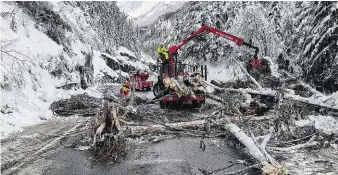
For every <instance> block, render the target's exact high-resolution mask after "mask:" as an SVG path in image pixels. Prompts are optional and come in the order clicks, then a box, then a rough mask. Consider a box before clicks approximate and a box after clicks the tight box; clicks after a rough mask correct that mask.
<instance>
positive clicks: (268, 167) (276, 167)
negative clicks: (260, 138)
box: [225, 123, 287, 175]
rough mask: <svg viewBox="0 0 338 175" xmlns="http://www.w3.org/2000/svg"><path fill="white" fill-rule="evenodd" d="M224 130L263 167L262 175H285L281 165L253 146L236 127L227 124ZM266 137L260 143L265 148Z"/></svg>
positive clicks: (250, 139)
mask: <svg viewBox="0 0 338 175" xmlns="http://www.w3.org/2000/svg"><path fill="white" fill-rule="evenodd" d="M225 126H226V128H227V129H228V130H229V131H230V133H232V134H233V135H234V136H235V137H236V138H237V139H238V140H239V141H240V142H241V143H242V144H243V145H244V146H245V147H246V148H247V149H248V151H249V153H250V154H251V155H252V157H254V158H255V159H256V160H257V161H258V162H259V163H261V165H262V166H263V167H262V168H261V170H262V171H263V174H268V175H270V174H271V175H272V174H273V175H284V174H285V175H286V174H287V170H286V168H285V167H283V166H282V165H280V164H278V163H277V162H276V161H274V159H272V157H271V156H270V155H268V154H267V153H266V152H264V151H261V149H260V147H259V146H258V145H257V144H255V142H254V140H253V139H252V138H251V137H249V136H247V135H246V134H245V133H244V132H243V131H242V130H241V129H240V128H238V126H236V125H235V124H232V123H228V124H226V125H225ZM269 137H270V136H269V135H268V137H266V138H265V139H264V140H265V141H264V142H263V143H262V145H263V146H265V144H266V142H267V141H268V139H269Z"/></svg>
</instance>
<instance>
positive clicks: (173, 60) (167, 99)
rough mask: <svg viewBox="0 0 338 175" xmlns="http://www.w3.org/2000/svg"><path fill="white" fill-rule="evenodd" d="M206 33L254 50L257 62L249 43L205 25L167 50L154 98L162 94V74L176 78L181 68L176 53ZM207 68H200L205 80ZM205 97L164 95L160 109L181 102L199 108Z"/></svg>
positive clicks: (200, 95) (256, 49)
mask: <svg viewBox="0 0 338 175" xmlns="http://www.w3.org/2000/svg"><path fill="white" fill-rule="evenodd" d="M208 33H213V34H215V35H218V36H220V37H223V38H226V39H228V40H231V41H233V42H235V43H236V45H238V46H242V45H245V46H247V47H249V48H252V49H255V55H254V61H255V60H258V57H257V54H258V51H259V49H258V47H255V46H253V45H251V44H250V43H247V42H244V39H242V38H239V37H236V36H233V35H231V34H228V33H225V32H223V31H220V30H217V29H215V28H212V27H209V26H206V25H202V27H201V28H200V29H198V30H197V31H196V32H194V33H192V34H191V35H190V36H189V37H188V38H186V39H184V40H183V41H181V42H180V43H179V44H178V45H174V46H171V47H170V48H169V64H164V63H162V65H161V67H160V73H159V77H158V81H157V83H155V85H154V88H153V92H154V95H155V96H156V98H157V97H158V96H160V95H161V94H162V92H163V91H164V88H165V86H164V85H163V78H164V77H163V73H166V74H168V76H169V77H170V78H172V77H174V78H177V76H178V74H179V73H180V72H181V70H180V67H181V66H182V63H180V62H178V60H177V55H178V53H177V51H178V50H179V49H180V48H182V47H183V46H185V45H186V44H187V43H188V42H189V41H191V40H193V39H194V38H196V37H198V36H201V35H204V34H208ZM184 66H185V65H183V67H184ZM203 67H204V71H203ZM195 68H196V67H194V68H193V69H195ZM206 69H207V67H206V66H201V70H202V76H203V74H204V76H203V77H204V78H205V80H206V77H207V76H206V75H207V71H206ZM161 70H162V71H161ZM163 70H167V71H163ZM205 99H206V96H205V94H204V92H195V96H194V97H193V96H188V97H183V98H182V97H181V98H178V97H177V96H175V95H172V94H167V95H164V96H163V97H161V100H160V106H161V108H163V107H166V106H168V105H171V104H181V103H183V102H189V103H192V104H193V105H192V107H193V108H194V107H200V106H201V105H202V104H203V103H204V102H205Z"/></svg>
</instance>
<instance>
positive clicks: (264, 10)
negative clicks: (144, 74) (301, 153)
mask: <svg viewBox="0 0 338 175" xmlns="http://www.w3.org/2000/svg"><path fill="white" fill-rule="evenodd" d="M337 6H338V3H337V2H297V3H296V2H189V3H187V4H186V5H185V6H184V7H182V8H180V9H179V10H178V11H177V12H171V13H167V14H165V15H162V16H161V17H160V18H159V20H158V21H157V22H155V23H153V24H151V25H149V26H147V27H143V28H141V29H140V31H141V42H142V47H143V48H144V50H145V51H147V52H148V53H149V54H151V55H152V56H153V57H156V56H157V54H156V52H155V50H156V46H157V45H158V44H165V45H167V46H170V45H173V44H177V43H179V42H180V41H181V40H182V39H184V38H185V37H187V36H189V34H191V32H194V31H196V30H197V29H198V28H199V27H200V26H201V24H206V25H209V26H211V27H215V28H217V29H220V30H223V31H225V32H228V33H231V34H233V35H236V36H239V37H242V38H244V39H245V41H252V43H253V44H254V45H256V46H258V47H259V48H260V57H262V56H267V57H269V58H271V59H272V60H273V61H274V62H277V58H279V60H285V59H288V60H290V62H291V64H292V65H293V66H294V67H295V68H297V67H301V68H300V69H302V70H299V69H294V72H293V73H296V75H299V74H301V75H302V77H303V78H304V79H305V80H306V81H307V82H310V83H312V84H313V85H314V86H316V87H317V89H319V90H321V91H327V92H334V91H337V90H338V79H337V73H338V69H337V65H338V56H337V52H338V51H337V48H338V43H337V39H338V35H337V34H336V33H337V27H338V25H337V19H338V18H337V8H338V7H337ZM251 55H252V51H250V50H248V49H246V48H245V47H237V46H236V47H234V46H233V44H232V43H231V42H230V41H227V40H225V39H224V38H220V37H216V36H214V35H207V36H203V37H199V38H197V39H195V40H194V42H191V43H189V44H188V45H187V46H186V47H185V48H184V49H183V50H182V53H181V54H180V56H181V57H182V58H191V59H196V60H200V61H202V62H210V64H214V65H219V64H220V63H222V65H226V66H228V65H232V63H231V61H229V60H231V59H230V58H231V57H233V56H234V57H236V58H238V59H240V60H242V61H245V60H248V59H249V58H250V57H251Z"/></svg>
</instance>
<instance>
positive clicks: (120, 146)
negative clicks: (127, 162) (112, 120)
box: [93, 135, 128, 162]
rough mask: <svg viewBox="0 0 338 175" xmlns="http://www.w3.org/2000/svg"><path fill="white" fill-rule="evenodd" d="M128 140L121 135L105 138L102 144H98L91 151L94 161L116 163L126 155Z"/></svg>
mask: <svg viewBox="0 0 338 175" xmlns="http://www.w3.org/2000/svg"><path fill="white" fill-rule="evenodd" d="M127 145H128V140H127V139H126V138H125V137H124V136H122V135H115V136H112V135H111V136H106V138H105V139H104V141H103V142H98V143H97V144H96V145H95V147H94V149H93V156H94V159H95V160H96V161H113V162H115V161H117V160H118V158H120V157H124V156H126V155H127Z"/></svg>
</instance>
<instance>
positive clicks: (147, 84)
mask: <svg viewBox="0 0 338 175" xmlns="http://www.w3.org/2000/svg"><path fill="white" fill-rule="evenodd" d="M149 76H150V72H149V71H148V70H140V69H139V70H137V71H136V72H131V73H130V81H131V83H132V88H135V90H136V91H140V90H145V91H150V90H151V88H152V87H153V81H149V80H148V78H149Z"/></svg>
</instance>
